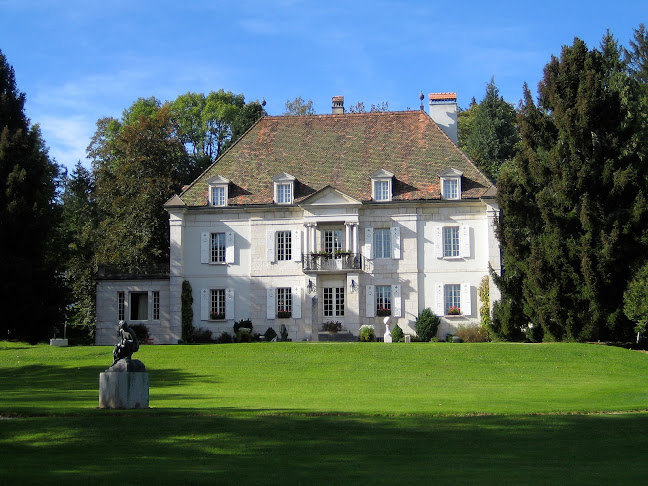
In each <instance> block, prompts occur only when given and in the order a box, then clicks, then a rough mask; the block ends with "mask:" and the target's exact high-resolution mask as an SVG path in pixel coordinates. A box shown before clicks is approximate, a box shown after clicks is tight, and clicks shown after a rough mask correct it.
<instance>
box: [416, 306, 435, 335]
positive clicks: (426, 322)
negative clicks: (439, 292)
mask: <svg viewBox="0 0 648 486" xmlns="http://www.w3.org/2000/svg"><path fill="white" fill-rule="evenodd" d="M440 323H441V320H440V319H439V316H437V315H435V314H434V313H433V312H432V311H431V310H430V309H429V308H426V309H423V311H421V313H420V314H419V316H418V317H417V318H416V323H415V325H414V328H415V329H416V335H417V336H418V337H419V338H420V339H421V341H423V342H429V341H430V339H432V338H433V337H434V336H436V333H437V330H438V329H439V324H440Z"/></svg>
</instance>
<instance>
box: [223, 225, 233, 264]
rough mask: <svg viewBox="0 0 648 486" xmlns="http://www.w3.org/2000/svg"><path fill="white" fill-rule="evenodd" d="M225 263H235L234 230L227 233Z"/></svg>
mask: <svg viewBox="0 0 648 486" xmlns="http://www.w3.org/2000/svg"><path fill="white" fill-rule="evenodd" d="M225 263H234V232H233V231H228V232H226V233H225Z"/></svg>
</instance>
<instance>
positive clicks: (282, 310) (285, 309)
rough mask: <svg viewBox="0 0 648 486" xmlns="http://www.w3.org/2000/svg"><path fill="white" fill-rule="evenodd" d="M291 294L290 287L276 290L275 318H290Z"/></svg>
mask: <svg viewBox="0 0 648 486" xmlns="http://www.w3.org/2000/svg"><path fill="white" fill-rule="evenodd" d="M291 314H292V293H291V288H290V287H285V288H284V287H280V288H278V289H277V317H291Z"/></svg>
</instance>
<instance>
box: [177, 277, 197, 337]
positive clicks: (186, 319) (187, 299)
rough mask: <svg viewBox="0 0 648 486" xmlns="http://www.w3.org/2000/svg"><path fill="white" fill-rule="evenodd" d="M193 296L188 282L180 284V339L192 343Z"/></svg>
mask: <svg viewBox="0 0 648 486" xmlns="http://www.w3.org/2000/svg"><path fill="white" fill-rule="evenodd" d="M192 306H193V295H192V293H191V284H190V283H189V281H188V280H184V281H183V282H182V291H181V293H180V320H181V322H182V339H183V340H185V341H186V342H192V341H193V337H192V335H193V332H194V327H193V307H192Z"/></svg>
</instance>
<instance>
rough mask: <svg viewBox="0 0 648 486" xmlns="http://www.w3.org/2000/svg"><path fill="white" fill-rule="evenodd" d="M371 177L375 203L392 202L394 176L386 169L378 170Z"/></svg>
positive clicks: (372, 196)
mask: <svg viewBox="0 0 648 486" xmlns="http://www.w3.org/2000/svg"><path fill="white" fill-rule="evenodd" d="M370 177H371V198H372V199H373V200H374V201H391V200H392V181H393V179H394V174H393V173H392V172H389V171H388V170H385V169H378V170H377V171H376V172H374V173H372V174H371V175H370Z"/></svg>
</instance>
